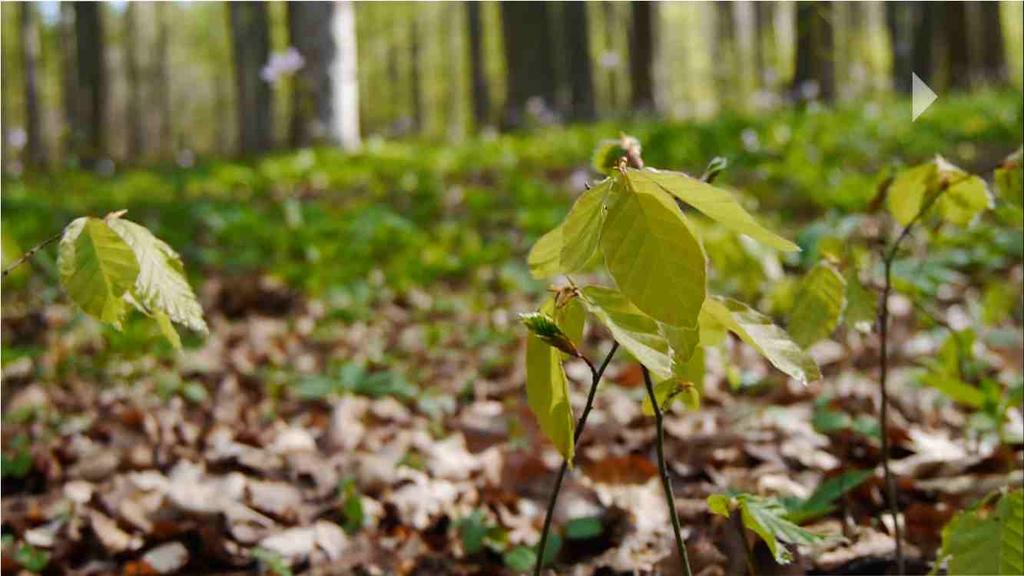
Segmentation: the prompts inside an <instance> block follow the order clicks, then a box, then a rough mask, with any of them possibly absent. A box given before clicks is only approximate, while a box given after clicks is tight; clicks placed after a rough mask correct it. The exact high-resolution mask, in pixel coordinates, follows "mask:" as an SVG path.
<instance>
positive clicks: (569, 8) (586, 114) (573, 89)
mask: <svg viewBox="0 0 1024 576" xmlns="http://www.w3.org/2000/svg"><path fill="white" fill-rule="evenodd" d="M562 9H563V12H562V23H563V25H564V28H563V39H564V40H565V53H566V58H567V60H568V70H567V72H568V75H569V97H570V103H569V104H570V106H569V116H570V118H572V120H575V121H577V122H589V121H591V120H593V119H594V118H595V116H596V113H595V109H594V79H593V73H592V66H591V62H590V27H589V26H588V24H587V22H588V21H587V4H586V3H585V2H567V3H565V4H564V5H563V7H562Z"/></svg>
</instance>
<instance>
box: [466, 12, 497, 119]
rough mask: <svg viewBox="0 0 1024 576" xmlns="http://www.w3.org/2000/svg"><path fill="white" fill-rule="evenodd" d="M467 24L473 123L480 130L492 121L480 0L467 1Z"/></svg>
mask: <svg viewBox="0 0 1024 576" xmlns="http://www.w3.org/2000/svg"><path fill="white" fill-rule="evenodd" d="M465 4H466V26H467V28H468V29H469V67H470V73H471V75H472V77H473V124H474V127H475V129H476V130H480V129H481V128H484V127H486V126H488V125H490V123H491V119H490V118H491V117H490V110H491V90H490V86H489V85H488V83H487V71H486V68H485V66H484V43H483V42H484V41H483V37H484V30H483V21H482V19H481V17H480V7H481V4H480V2H476V1H475V0H469V1H467V2H466V3H465Z"/></svg>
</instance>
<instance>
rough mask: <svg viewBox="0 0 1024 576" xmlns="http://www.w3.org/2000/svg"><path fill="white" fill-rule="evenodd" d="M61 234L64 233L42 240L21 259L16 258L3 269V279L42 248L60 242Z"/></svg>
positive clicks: (62, 232) (61, 232)
mask: <svg viewBox="0 0 1024 576" xmlns="http://www.w3.org/2000/svg"><path fill="white" fill-rule="evenodd" d="M63 234H64V231H63V230H61V231H60V232H58V233H56V234H54V235H53V236H51V237H49V238H47V239H46V240H43V241H42V242H40V243H39V244H36V245H35V246H33V247H32V248H31V249H30V250H29V251H28V252H25V253H24V254H22V255H21V258H18V259H17V260H15V261H14V262H11V265H10V266H8V267H7V268H4V271H3V277H4V278H7V275H8V274H10V273H11V272H12V271H14V269H15V268H17V267H18V266H21V265H22V264H24V263H25V262H27V261H28V260H29V259H30V258H32V257H33V256H35V255H36V252H39V251H40V250H42V249H43V248H46V247H47V246H49V245H50V244H53V243H54V242H56V241H57V240H60V237H61V236H62V235H63Z"/></svg>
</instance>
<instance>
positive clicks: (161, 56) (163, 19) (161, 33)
mask: <svg viewBox="0 0 1024 576" xmlns="http://www.w3.org/2000/svg"><path fill="white" fill-rule="evenodd" d="M165 7H166V5H165V4H164V3H163V2H157V3H156V5H155V8H156V26H157V29H156V69H155V72H156V79H155V82H154V85H155V87H156V100H157V120H158V121H159V126H158V129H157V134H158V137H159V140H160V156H161V157H162V158H165V159H166V158H171V157H172V156H173V155H174V124H173V121H174V117H173V116H172V114H171V82H170V71H169V65H168V55H167V41H168V40H167V39H168V36H167V27H168V26H167V13H166V11H165Z"/></svg>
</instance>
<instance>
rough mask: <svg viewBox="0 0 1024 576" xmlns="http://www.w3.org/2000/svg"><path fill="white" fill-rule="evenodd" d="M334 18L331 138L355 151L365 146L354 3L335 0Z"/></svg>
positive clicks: (346, 0) (347, 148) (345, 148)
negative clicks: (361, 125) (363, 144)
mask: <svg viewBox="0 0 1024 576" xmlns="http://www.w3.org/2000/svg"><path fill="white" fill-rule="evenodd" d="M331 22H332V24H331V28H332V30H333V31H334V34H333V36H334V47H335V56H334V62H333V64H332V65H331V80H332V82H331V84H332V86H333V89H332V95H331V97H332V100H333V102H334V103H333V105H332V106H331V112H332V117H333V122H332V124H331V129H330V131H329V138H330V140H331V142H334V143H335V144H337V145H339V146H341V148H342V149H343V150H347V151H355V150H358V149H359V148H360V147H361V146H362V138H361V136H360V134H361V132H360V124H359V68H358V60H357V58H358V54H359V51H358V46H357V45H356V8H355V3H354V2H352V0H339V1H338V2H336V3H335V5H334V18H332V20H331Z"/></svg>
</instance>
